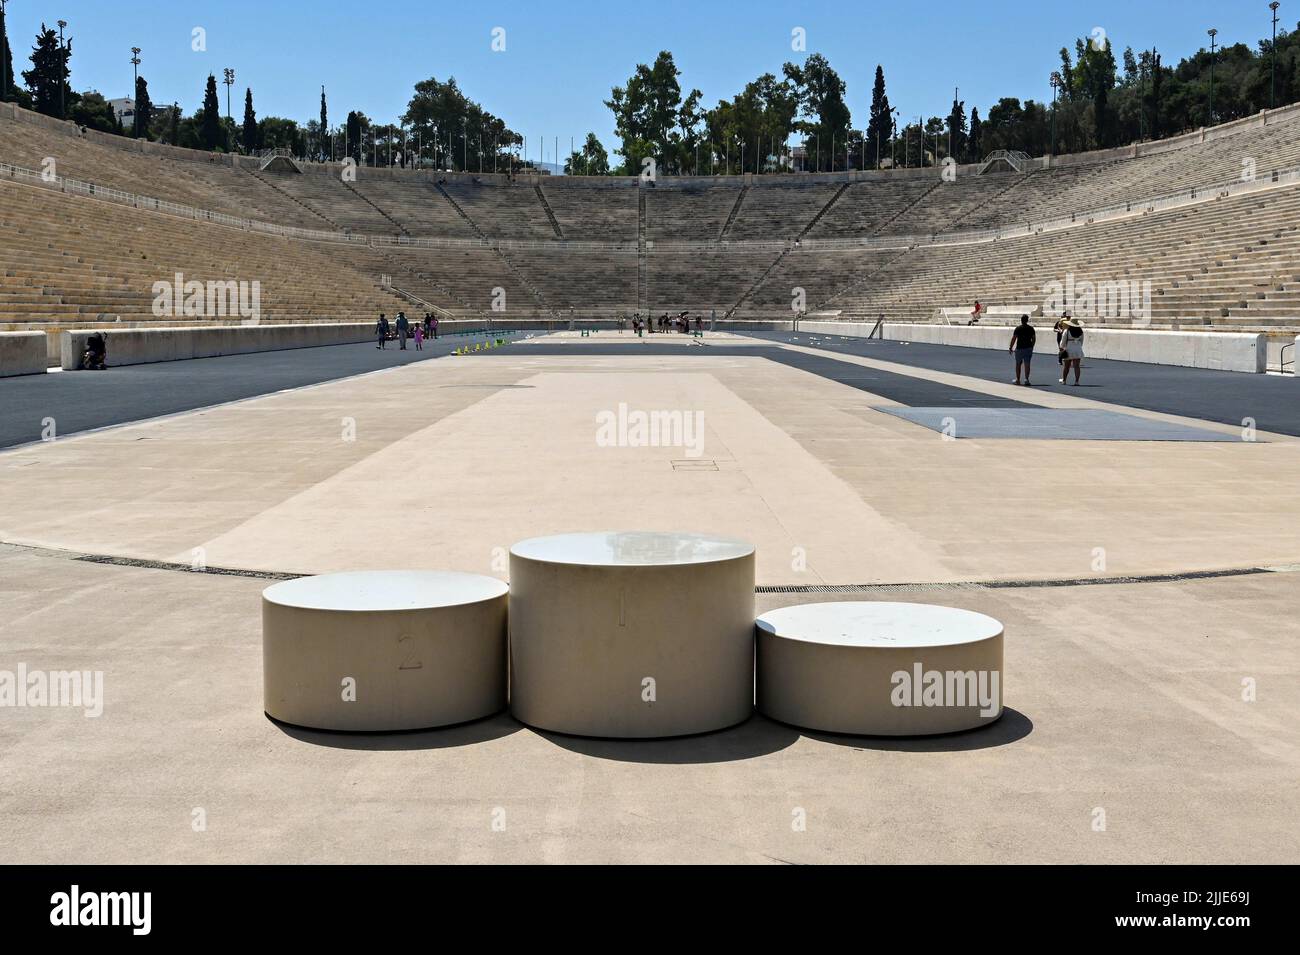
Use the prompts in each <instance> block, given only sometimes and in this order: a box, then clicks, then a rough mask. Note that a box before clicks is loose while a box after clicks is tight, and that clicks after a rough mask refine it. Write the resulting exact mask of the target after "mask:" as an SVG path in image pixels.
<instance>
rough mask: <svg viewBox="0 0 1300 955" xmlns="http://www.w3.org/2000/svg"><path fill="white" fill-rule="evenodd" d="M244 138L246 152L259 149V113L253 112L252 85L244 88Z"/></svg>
mask: <svg viewBox="0 0 1300 955" xmlns="http://www.w3.org/2000/svg"><path fill="white" fill-rule="evenodd" d="M242 139H243V143H244V152H246V153H250V154H251V153H254V152H256V151H257V149H258V142H257V113H255V112H253V88H252V87H251V86H250V87H248V88H247V89H245V90H244V132H243V136H242Z"/></svg>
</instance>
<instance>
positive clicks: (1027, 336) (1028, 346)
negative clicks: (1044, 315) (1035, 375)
mask: <svg viewBox="0 0 1300 955" xmlns="http://www.w3.org/2000/svg"><path fill="white" fill-rule="evenodd" d="M1037 338H1038V333H1037V332H1035V331H1034V326H1033V325H1030V324H1029V316H1028V315H1021V316H1020V324H1019V325H1017V326H1016V329H1015V331H1013V332H1012V333H1011V344H1010V345H1008V346H1007V351H1008V352H1009V353H1010V352H1014V353H1015V356H1016V380H1015V383H1016V384H1017V385H1019V384H1024V385H1025V387H1029V365H1030V363H1031V362H1032V361H1033V360H1034V342H1035V341H1036V340H1037ZM1022 368H1023V369H1024V373H1025V380H1024V381H1023V382H1021V380H1020V371H1021V369H1022Z"/></svg>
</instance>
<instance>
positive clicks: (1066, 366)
mask: <svg viewBox="0 0 1300 955" xmlns="http://www.w3.org/2000/svg"><path fill="white" fill-rule="evenodd" d="M1064 322H1065V328H1064V329H1062V331H1061V351H1063V352H1064V353H1065V356H1064V358H1063V359H1062V361H1061V384H1063V385H1064V384H1065V383H1066V381H1065V379H1067V378H1069V377H1070V366H1071V365H1073V366H1074V384H1075V386H1076V387H1077V386H1078V384H1079V369H1080V366H1081V365H1082V364H1083V325H1082V324H1081V323H1080V322H1079V320H1078V319H1077V318H1067V319H1064Z"/></svg>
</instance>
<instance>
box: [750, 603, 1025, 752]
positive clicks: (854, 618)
mask: <svg viewBox="0 0 1300 955" xmlns="http://www.w3.org/2000/svg"><path fill="white" fill-rule="evenodd" d="M757 639H758V651H757V687H758V709H759V712H761V713H763V714H764V715H765V716H770V717H772V718H773V719H775V720H780V721H781V722H783V723H791V724H793V725H795V726H804V727H807V728H809V729H816V730H824V731H826V732H830V733H852V734H857V735H862V736H919V735H927V734H932V733H951V732H956V731H958V730H968V729H974V728H975V727H979V726H984V725H985V724H987V723H992V722H993V721H995V720H996V719H998V717H1000V716H1001V715H1002V624H1000V623H999V622H998V621H996V620H994V619H993V618H992V617H986V616H985V615H984V614H982V613H973V612H972V611H969V610H957V609H954V608H952V607H936V606H932V605H929V604H910V603H885V602H881V603H869V602H866V603H864V602H835V603H814V604H803V605H800V606H796V607H784V608H782V609H780V610H773V611H772V612H770V613H765V614H763V615H762V616H761V617H759V618H758V638H757Z"/></svg>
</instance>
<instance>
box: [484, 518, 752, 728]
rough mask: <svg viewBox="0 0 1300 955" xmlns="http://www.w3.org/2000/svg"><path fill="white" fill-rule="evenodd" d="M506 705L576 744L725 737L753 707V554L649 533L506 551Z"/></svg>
mask: <svg viewBox="0 0 1300 955" xmlns="http://www.w3.org/2000/svg"><path fill="white" fill-rule="evenodd" d="M510 664H511V671H510V674H511V683H510V709H511V712H512V713H513V714H514V715H515V717H516V718H517V719H519V720H520V721H521V722H523V723H527V724H528V725H529V726H534V727H537V728H539V729H546V730H554V731H556V732H560V733H571V734H575V735H581V736H605V737H619V738H648V737H660V736H683V735H687V734H690V733H704V732H708V731H710V730H718V729H723V728H725V727H728V726H732V725H734V724H736V723H740V722H742V721H743V720H745V719H747V718H748V717H749V715H750V713H751V712H752V711H753V700H754V693H753V674H754V548H753V546H752V545H751V544H747V543H745V542H744V541H739V540H732V539H729V538H718V537H706V536H701V535H698V534H664V533H651V532H635V533H626V532H624V533H595V534H566V535H561V536H558V537H539V538H534V539H532V540H526V541H523V542H521V543H518V544H516V545H515V546H514V547H512V548H511V550H510Z"/></svg>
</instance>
